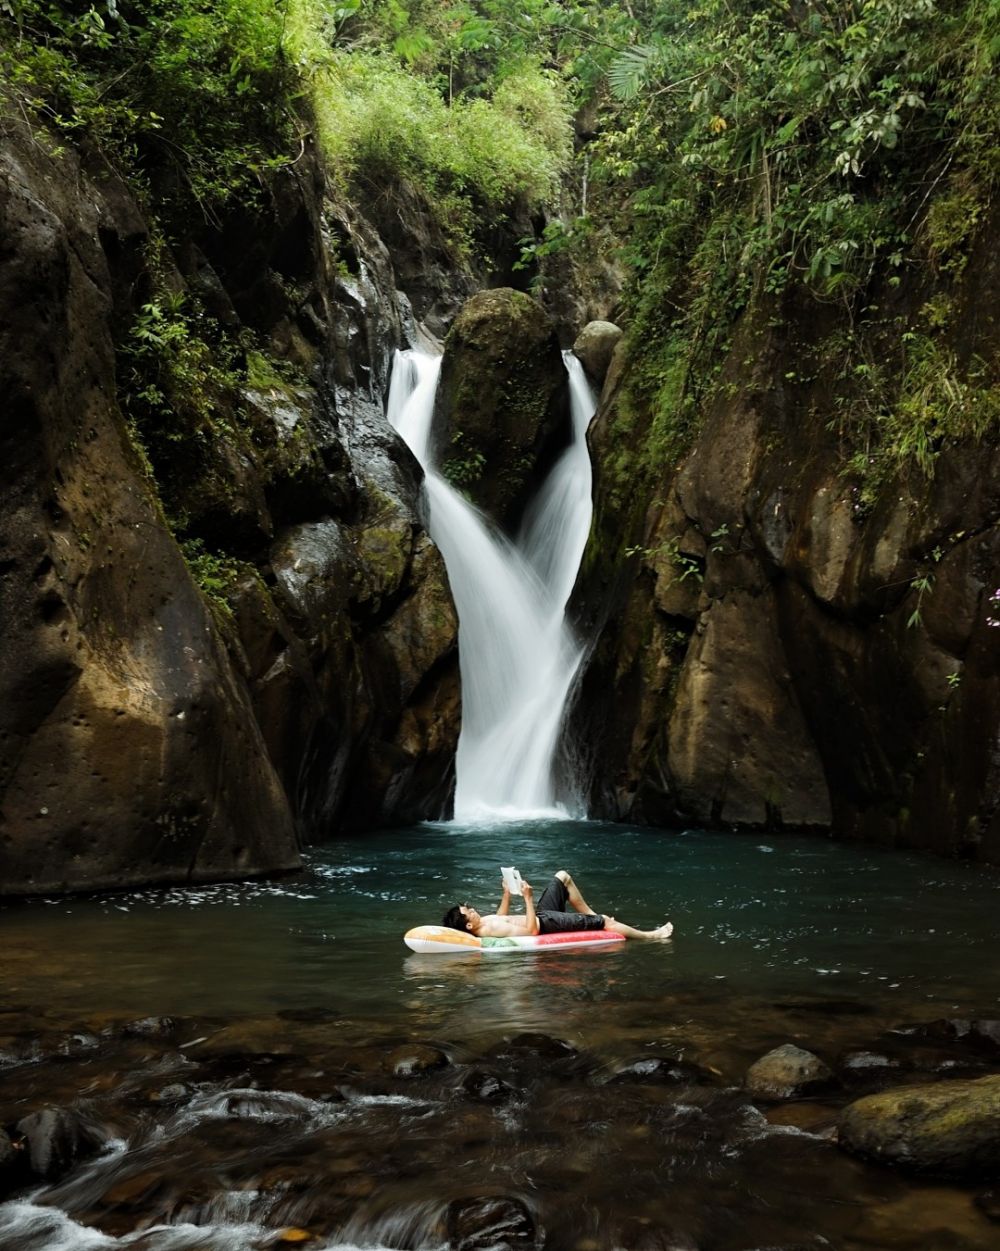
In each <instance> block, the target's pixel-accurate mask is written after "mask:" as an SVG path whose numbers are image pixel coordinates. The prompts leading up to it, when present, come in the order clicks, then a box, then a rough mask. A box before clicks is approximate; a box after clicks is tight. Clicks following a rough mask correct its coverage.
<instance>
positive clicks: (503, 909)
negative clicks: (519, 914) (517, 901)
mask: <svg viewBox="0 0 1000 1251" xmlns="http://www.w3.org/2000/svg"><path fill="white" fill-rule="evenodd" d="M502 880H503V879H501V881H502ZM508 912H510V891H509V890H508V889H507V883H506V882H504V886H503V897H502V898H501V900H500V907H499V908H497V912H496V914H497V916H498V917H505V916H506V915H507V913H508Z"/></svg>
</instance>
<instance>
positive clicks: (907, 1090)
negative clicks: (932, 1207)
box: [839, 1077, 1000, 1179]
mask: <svg viewBox="0 0 1000 1251" xmlns="http://www.w3.org/2000/svg"><path fill="white" fill-rule="evenodd" d="M839 1134H840V1145H841V1146H842V1147H844V1148H845V1149H846V1150H848V1151H851V1152H854V1153H855V1154H857V1155H862V1156H866V1157H867V1158H869V1159H873V1160H879V1161H881V1162H882V1163H884V1164H894V1165H898V1166H899V1167H900V1168H905V1169H908V1170H911V1171H913V1172H917V1173H922V1174H925V1175H928V1176H932V1177H940V1178H969V1179H972V1178H976V1177H984V1176H987V1177H988V1176H994V1175H995V1174H996V1170H997V1169H998V1168H1000V1077H983V1078H980V1079H979V1080H978V1081H974V1082H942V1083H939V1084H938V1085H933V1086H906V1087H903V1088H901V1089H899V1090H892V1091H886V1092H884V1093H882V1094H878V1095H869V1096H868V1097H867V1098H865V1099H859V1100H858V1101H857V1102H856V1103H852V1104H850V1105H849V1106H848V1107H846V1108H845V1109H844V1111H843V1112H842V1113H841V1117H840V1126H839Z"/></svg>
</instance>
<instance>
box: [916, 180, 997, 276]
mask: <svg viewBox="0 0 1000 1251" xmlns="http://www.w3.org/2000/svg"><path fill="white" fill-rule="evenodd" d="M985 210H986V205H985V204H984V202H983V198H982V193H981V191H980V189H979V187H978V186H977V185H976V184H975V183H974V182H972V180H971V179H970V178H969V177H968V175H964V176H962V177H960V178H957V179H956V180H955V181H954V183H953V185H952V186H951V187H950V188H949V190H948V191H947V192H946V193H945V194H943V195H939V196H936V197H935V199H934V200H932V201H931V206H930V209H929V210H928V213H927V218H926V220H925V222H924V227H923V236H924V239H925V241H926V247H927V253H928V256H929V257H930V259H931V262H932V264H933V265H934V266H935V268H936V269H938V270H940V271H941V272H942V273H945V274H952V275H954V276H955V277H958V276H959V275H960V274H961V273H962V272H963V271H964V269H965V267H966V265H967V263H968V259H969V257H968V247H969V244H970V243H971V241H972V239H973V237H974V236H975V232H976V227H977V226H978V225H979V223H980V221H981V220H982V217H983V213H984V212H985Z"/></svg>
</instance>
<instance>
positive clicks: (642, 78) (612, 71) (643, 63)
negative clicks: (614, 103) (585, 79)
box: [607, 44, 663, 102]
mask: <svg viewBox="0 0 1000 1251" xmlns="http://www.w3.org/2000/svg"><path fill="white" fill-rule="evenodd" d="M662 65H663V57H662V55H661V52H660V49H659V48H657V47H654V46H652V45H650V44H638V45H637V46H636V47H634V48H628V49H627V50H626V51H625V52H622V53H620V54H619V55H618V56H617V57H616V58H615V60H613V61H612V62H611V64H610V65H609V66H608V73H607V78H608V87H609V88H610V90H611V94H612V95H613V96H614V97H615V99H616V100H621V101H622V102H627V101H629V100H634V99H635V97H636V96H637V95H638V94H639V92H640V91H641V90H642V89H643V87H645V86H646V84H647V83H648V82H649V80H650V79H651V78H652V76H653V74H654V73H655V72H656V71H657V70H658V69H660V68H662Z"/></svg>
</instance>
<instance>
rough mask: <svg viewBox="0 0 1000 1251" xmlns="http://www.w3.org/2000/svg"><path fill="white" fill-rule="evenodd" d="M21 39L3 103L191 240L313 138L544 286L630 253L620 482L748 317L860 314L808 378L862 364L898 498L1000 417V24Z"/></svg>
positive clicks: (75, 28) (340, 5)
mask: <svg viewBox="0 0 1000 1251" xmlns="http://www.w3.org/2000/svg"><path fill="white" fill-rule="evenodd" d="M0 32H2V33H0V65H2V69H3V74H4V77H5V79H6V81H7V83H8V85H9V91H8V94H7V103H6V105H5V107H8V108H18V109H20V110H22V111H23V112H24V113H25V115H26V116H27V115H29V114H30V115H31V116H32V117H36V118H39V119H41V121H42V122H43V123H44V125H45V127H47V129H48V131H49V132H50V133H52V134H54V135H56V136H59V140H58V141H59V142H61V143H63V144H67V145H69V144H73V145H76V146H78V147H80V148H82V149H83V150H85V151H87V152H89V153H91V154H94V153H96V154H98V155H99V157H100V158H101V159H103V160H105V161H107V162H108V163H109V164H111V165H112V166H113V167H114V168H115V169H116V170H118V171H119V172H120V173H121V174H122V176H123V177H124V178H125V179H126V181H127V182H128V184H129V185H130V186H131V187H132V188H133V190H134V191H135V193H136V194H137V195H138V196H139V198H140V200H141V201H142V202H143V204H144V206H145V208H146V209H147V212H148V213H149V214H150V216H151V217H152V219H153V220H154V221H155V222H156V223H157V224H158V229H159V231H160V232H161V237H162V239H164V240H166V241H167V243H168V244H169V241H170V239H171V238H172V236H173V233H174V232H175V231H176V230H177V229H179V228H180V224H181V223H183V222H184V221H185V220H186V219H187V218H188V216H189V214H190V213H191V212H197V213H199V214H201V215H202V216H203V217H204V218H205V219H206V220H207V221H219V220H221V217H222V215H224V213H225V211H226V208H227V205H229V204H231V203H232V202H234V201H238V202H241V203H245V202H247V201H252V200H253V198H254V197H263V196H266V195H267V194H268V188H269V185H270V181H271V180H272V179H273V178H274V177H275V176H276V175H277V174H278V173H279V172H280V171H281V170H282V169H283V168H285V167H286V166H288V165H289V164H291V163H293V162H294V161H295V160H296V159H297V158H298V157H299V156H300V155H301V152H302V150H303V147H304V145H305V144H306V143H307V142H311V141H316V142H318V144H319V145H320V147H321V148H322V151H323V153H324V157H325V160H326V161H327V163H328V166H329V169H330V172H331V176H332V179H333V182H334V185H335V186H337V187H339V188H340V191H341V194H343V195H344V196H346V197H350V196H352V195H354V196H363V195H364V194H366V193H370V192H371V190H372V188H386V187H392V186H395V185H399V184H401V183H405V184H406V185H407V186H410V187H412V188H413V189H415V191H416V192H417V193H418V195H419V197H420V199H421V201H422V203H424V204H425V206H426V209H427V212H428V213H430V214H431V215H432V216H433V217H434V218H435V219H436V220H437V221H438V223H439V224H440V225H441V227H442V229H443V231H444V232H445V233H446V235H447V237H448V238H449V239H450V240H451V241H452V245H453V247H454V249H455V254H456V257H457V258H460V257H461V256H462V255H469V254H470V253H472V252H474V250H475V249H476V247H477V246H480V240H481V239H482V238H483V236H484V231H483V227H484V224H485V225H493V224H496V223H502V222H504V221H515V220H516V221H523V220H525V218H526V217H528V218H533V219H534V221H535V230H534V233H533V234H531V235H529V236H528V237H526V238H525V239H523V240H522V245H523V263H524V265H525V266H527V267H528V268H529V269H533V268H536V267H538V266H542V267H543V268H544V265H545V261H546V258H547V257H548V256H551V255H552V254H554V253H556V252H562V251H565V252H572V251H573V250H574V249H584V248H585V246H586V241H587V239H588V237H590V236H592V234H593V232H594V231H597V230H600V231H602V232H604V234H603V235H602V238H612V239H613V240H614V241H615V243H616V246H617V248H618V252H619V257H620V261H621V264H622V265H623V266H624V267H625V270H626V273H627V275H628V280H627V284H626V288H625V292H624V296H623V301H622V309H621V317H622V320H623V322H624V323H625V324H626V325H627V327H628V330H629V333H630V336H631V340H632V345H633V368H632V370H631V373H630V377H629V383H628V388H627V394H626V397H625V402H624V404H623V409H622V411H623V413H624V414H625V419H628V414H629V413H630V412H631V413H633V414H635V413H642V414H643V415H644V420H645V423H646V429H647V433H646V437H645V441H644V442H643V441H641V444H640V445H634V440H632V441H631V443H632V444H633V445H632V446H630V447H629V449H628V454H627V456H626V458H625V460H624V461H623V464H622V466H621V467H620V468H621V471H622V473H623V474H632V473H635V472H639V471H641V470H642V469H643V468H646V469H648V468H653V469H655V468H656V467H657V466H658V465H659V464H660V463H662V461H663V460H664V459H670V458H672V457H674V456H676V454H677V453H678V452H679V451H680V450H681V449H682V448H683V446H684V444H685V441H686V440H687V439H688V438H689V437H690V434H691V431H692V430H693V428H694V426H695V425H696V423H697V421H698V416H699V413H700V411H701V410H702V408H703V405H704V403H705V401H706V398H707V396H708V395H709V394H710V393H711V391H712V388H713V387H714V386H716V385H717V382H718V370H719V367H720V363H721V361H722V359H723V357H724V354H725V352H726V351H727V349H728V348H729V346H730V345H731V342H732V336H733V332H734V328H735V327H736V326H737V325H738V324H739V322H740V319H741V318H742V317H743V316H744V315H745V314H746V312H747V310H748V309H753V308H756V309H758V310H762V311H761V314H760V315H762V316H763V315H766V316H768V317H771V318H774V317H781V316H782V311H781V310H782V307H783V303H782V302H783V300H784V299H785V297H786V296H787V295H788V293H789V292H790V291H794V292H797V293H799V295H800V296H802V298H804V299H806V300H807V301H813V302H814V303H815V305H816V306H817V308H819V307H821V306H833V307H834V308H835V309H836V310H839V311H838V313H837V316H836V317H835V318H834V319H833V321H834V332H833V333H832V334H831V336H830V337H829V339H828V341H827V342H826V343H825V344H824V345H823V349H822V351H821V352H819V353H818V359H817V361H815V362H813V363H812V364H807V365H806V367H805V368H804V370H803V372H804V374H805V376H806V377H808V376H809V370H810V369H813V370H814V372H815V371H820V370H823V369H827V370H829V369H830V368H831V367H833V373H834V375H835V382H836V386H835V390H837V393H838V396H839V401H838V402H839V403H840V406H841V407H840V409H839V410H836V411H839V412H840V413H841V416H840V417H837V418H835V424H836V425H837V430H838V433H839V435H840V436H841V437H842V439H843V442H844V458H845V467H846V469H847V470H848V471H849V472H854V473H857V474H859V475H860V476H861V477H862V478H863V479H864V480H865V483H866V490H868V491H869V492H870V493H872V492H876V491H877V490H878V489H879V484H880V483H881V482H882V481H883V480H884V479H885V478H886V477H887V476H890V475H891V474H892V473H894V472H896V471H897V470H898V469H899V468H900V467H901V466H904V467H905V466H908V467H914V468H916V469H917V470H919V471H920V472H925V473H927V472H932V470H933V460H934V456H935V453H936V450H937V449H938V448H939V447H940V446H941V445H942V443H943V442H946V441H947V440H948V439H952V438H966V437H979V436H981V435H982V434H983V433H984V432H985V431H986V430H987V429H990V428H992V427H994V426H995V423H996V420H997V416H998V414H1000V401H998V398H997V390H996V377H995V364H990V363H989V362H985V361H982V360H979V359H978V358H968V356H967V355H963V353H962V351H961V348H960V346H959V345H958V344H957V343H956V341H955V338H954V334H953V329H954V328H953V325H952V321H953V308H952V304H951V301H950V295H949V291H950V289H951V288H953V287H955V286H956V285H957V284H960V282H961V280H962V275H963V270H964V268H965V266H966V265H967V263H968V258H969V249H970V247H971V246H972V243H973V240H974V239H975V237H976V233H977V231H978V230H980V229H981V228H982V226H983V224H984V223H986V222H987V221H988V219H989V215H990V213H991V210H992V208H993V206H994V201H995V196H996V189H997V180H998V178H1000V73H998V72H997V71H998V67H997V60H998V58H1000V0H837V2H836V3H833V2H832V0H831V2H826V0H773V2H771V3H768V4H760V3H759V2H758V0H676V2H674V0H658V2H652V0H609V2H608V3H604V4H601V5H595V4H592V3H586V2H577V0H558V2H557V0H407V2H404V0H279V2H278V3H275V2H273V0H95V2H94V3H90V2H89V0H0ZM584 117H585V118H587V119H588V120H587V122H586V125H579V124H578V125H576V126H574V119H577V120H579V119H581V118H584ZM584 169H585V170H586V185H587V186H588V187H589V189H590V194H589V195H586V196H582V195H581V194H580V192H579V188H580V187H581V185H584V180H583V176H582V171H583V170H584ZM900 286H903V287H906V288H907V289H911V290H912V291H914V292H916V293H918V296H917V298H916V299H915V301H911V303H913V304H914V307H913V308H911V309H910V310H909V311H908V312H906V313H905V314H902V313H900V314H898V315H897V316H896V320H895V321H894V322H892V323H891V324H890V323H888V322H887V320H886V316H885V313H884V310H883V308H882V305H881V303H880V301H881V299H882V296H880V294H879V293H885V292H886V291H889V292H891V291H892V290H893V289H894V288H897V287H900ZM921 292H926V299H924V298H923V297H922V296H921V295H920V294H919V293H921ZM160 312H161V310H159V309H155V310H153V311H152V312H151V311H150V310H149V309H148V308H147V309H146V310H145V312H144V314H143V315H144V317H145V319H146V323H145V324H146V327H147V329H148V326H149V324H150V322H151V320H152V321H155V320H156V318H157V316H158V315H159V314H160ZM181 316H183V313H182V312H179V311H178V312H176V316H175V317H174V320H176V318H177V317H181ZM186 324H187V325H188V330H189V331H191V333H193V330H191V325H190V323H186ZM161 332H163V327H162V326H160V327H159V329H158V330H157V334H160V335H161V337H163V338H165V339H166V340H167V341H169V340H170V334H169V333H166V332H163V333H161ZM180 337H181V338H183V335H181V336H180ZM177 339H178V334H177V333H176V332H175V333H174V342H175V343H176V341H177ZM888 341H891V342H892V345H893V347H892V351H891V352H889V353H886V351H885V350H884V348H885V343H886V342H888ZM150 342H151V341H150V340H149V339H148V338H147V339H146V340H145V341H142V342H140V343H139V344H138V345H137V346H138V348H139V349H140V354H141V351H145V350H146V349H148V347H149V345H150ZM206 367H207V366H206ZM799 368H800V366H799V365H798V364H797V365H796V369H799ZM625 433H626V431H624V430H623V434H625Z"/></svg>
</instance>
